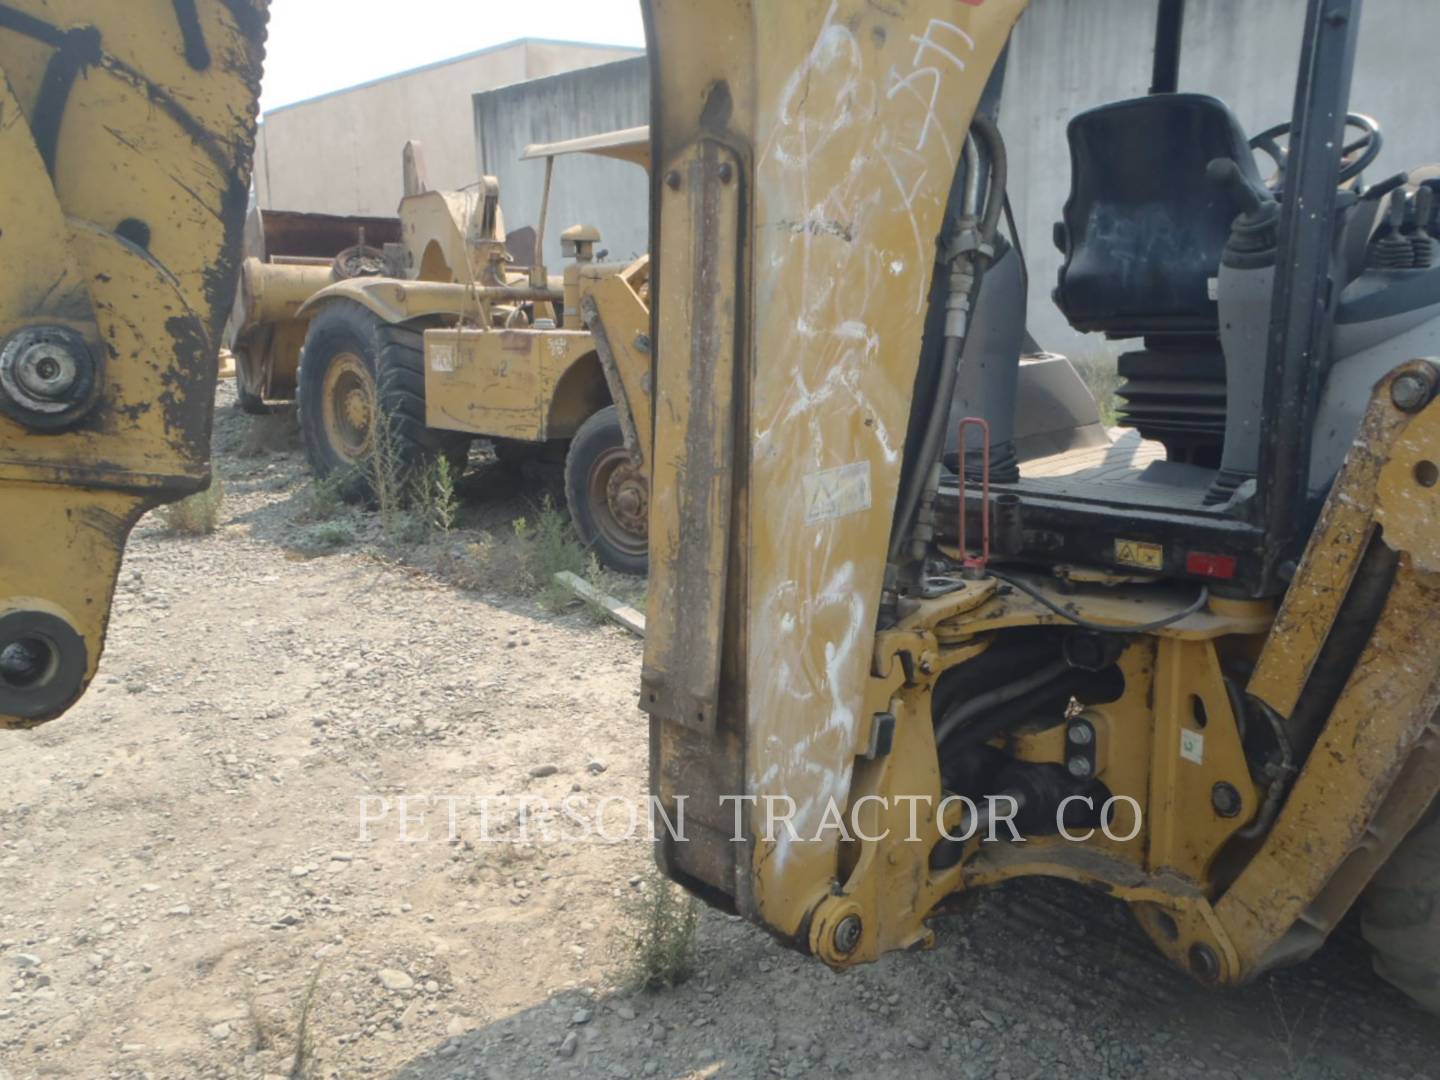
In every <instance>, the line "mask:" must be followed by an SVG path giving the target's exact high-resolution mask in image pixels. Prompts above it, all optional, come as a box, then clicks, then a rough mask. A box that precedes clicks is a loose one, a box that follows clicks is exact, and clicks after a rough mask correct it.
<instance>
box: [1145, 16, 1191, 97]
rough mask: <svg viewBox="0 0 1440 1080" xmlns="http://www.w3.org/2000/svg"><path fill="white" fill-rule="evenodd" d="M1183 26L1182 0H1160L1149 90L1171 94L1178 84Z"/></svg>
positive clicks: (1153, 92)
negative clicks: (1153, 65) (1153, 62)
mask: <svg viewBox="0 0 1440 1080" xmlns="http://www.w3.org/2000/svg"><path fill="white" fill-rule="evenodd" d="M1184 29H1185V0H1160V10H1159V11H1158V12H1157V14H1156V18H1155V68H1154V71H1153V72H1152V73H1151V75H1150V93H1152V94H1173V93H1175V91H1176V89H1177V88H1178V87H1179V85H1180V38H1181V35H1182V34H1183V32H1184Z"/></svg>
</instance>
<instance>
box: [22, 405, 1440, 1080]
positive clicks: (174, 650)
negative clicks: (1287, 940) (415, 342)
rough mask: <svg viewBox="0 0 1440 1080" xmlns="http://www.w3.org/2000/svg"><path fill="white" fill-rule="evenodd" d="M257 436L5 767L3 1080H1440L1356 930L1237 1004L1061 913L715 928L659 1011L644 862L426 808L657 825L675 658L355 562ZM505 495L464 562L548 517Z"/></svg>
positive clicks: (1091, 901) (530, 610)
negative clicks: (422, 799)
mask: <svg viewBox="0 0 1440 1080" xmlns="http://www.w3.org/2000/svg"><path fill="white" fill-rule="evenodd" d="M222 393H228V392H222ZM220 417H221V419H220V424H219V426H218V428H217V436H216V441H217V462H218V465H219V468H220V471H221V474H222V475H223V477H224V479H225V483H226V502H225V507H224V510H223V515H222V525H221V527H220V529H219V530H218V531H217V532H216V533H214V534H212V535H210V536H206V537H201V538H184V537H177V536H174V535H171V534H169V533H168V532H167V531H166V530H165V528H164V527H163V526H162V524H161V523H160V522H159V521H158V520H157V519H155V518H154V517H152V518H149V519H147V520H146V521H145V522H142V524H141V525H140V527H139V528H138V529H137V531H136V534H135V536H134V538H133V540H132V542H131V545H130V549H129V552H128V555H127V557H126V561H125V565H124V569H123V571H122V574H121V581H120V587H119V592H118V595H117V598H116V609H115V618H114V621H113V623H112V626H111V632H110V641H109V646H108V650H107V652H106V655H105V658H104V660H103V662H102V664H101V668H100V675H99V678H98V680H97V683H96V685H95V686H94V687H93V688H92V690H91V691H90V692H89V694H87V696H86V698H85V699H84V700H83V701H82V702H81V703H80V705H78V706H77V707H76V708H75V709H74V710H72V712H71V713H70V714H69V715H68V716H66V717H65V718H64V719H62V720H59V721H56V722H55V723H53V724H50V725H48V726H46V727H44V728H41V729H38V730H36V731H33V732H25V733H12V734H7V735H5V736H4V740H3V741H4V743H5V750H4V753H3V755H0V787H3V790H4V791H5V792H6V793H7V797H6V798H5V800H4V805H3V807H0V895H3V896H4V898H5V899H4V903H3V906H0V979H3V981H4V986H5V988H6V989H5V996H4V999H3V1000H0V1080H22V1078H30V1077H42V1076H43V1077H50V1076H69V1077H107V1078H108V1077H116V1078H121V1077H123V1078H131V1077H156V1078H159V1077H167V1078H168V1077H173V1078H177V1080H178V1078H192V1077H256V1078H261V1077H265V1078H276V1077H286V1076H290V1075H291V1074H292V1073H293V1074H295V1075H302V1074H303V1075H306V1076H311V1077H336V1078H350V1077H370V1076H374V1077H392V1078H396V1080H441V1078H452V1077H453V1078H462V1077H464V1078H472V1077H473V1078H479V1077H488V1078H494V1080H500V1078H510V1077H541V1076H557V1077H610V1076H613V1077H631V1076H640V1077H665V1078H682V1077H712V1076H727V1077H729V1076H734V1077H768V1076H778V1077H813V1078H821V1077H831V1076H855V1077H906V1078H909V1077H936V1078H939V1077H946V1078H952V1077H965V1078H980V1077H984V1078H995V1080H1029V1078H1039V1077H1087V1078H1088V1077H1117V1078H1119V1077H1136V1078H1140V1077H1146V1078H1148V1077H1186V1078H1189V1077H1196V1078H1200V1077H1204V1078H1211V1077H1234V1078H1251V1077H1397V1078H1401V1077H1426V1076H1436V1075H1440V1071H1437V1068H1436V1066H1435V1061H1436V1060H1437V1057H1440V1055H1437V1051H1440V1030H1437V1025H1436V1024H1435V1022H1434V1021H1433V1020H1432V1019H1430V1018H1427V1017H1425V1016H1424V1015H1422V1014H1420V1013H1418V1012H1416V1011H1414V1010H1413V1009H1411V1008H1410V1007H1409V1006H1408V1005H1407V1004H1406V1003H1405V1001H1404V1000H1403V999H1402V998H1401V997H1399V996H1398V995H1397V994H1396V993H1394V992H1393V991H1391V990H1390V989H1389V988H1388V987H1387V986H1385V984H1383V983H1381V982H1380V981H1379V980H1378V979H1376V978H1375V977H1374V976H1372V975H1371V974H1370V971H1369V968H1368V963H1367V961H1366V957H1365V954H1364V950H1363V947H1362V946H1361V945H1360V944H1359V942H1358V940H1357V939H1356V936H1355V935H1354V933H1353V932H1352V931H1351V930H1350V928H1349V927H1346V928H1345V929H1344V930H1342V932H1341V934H1340V935H1339V936H1338V940H1337V941H1335V942H1333V943H1332V944H1331V945H1330V946H1329V947H1327V949H1325V950H1324V951H1323V952H1322V953H1321V954H1320V955H1319V956H1318V957H1317V958H1315V959H1314V960H1312V961H1311V962H1309V963H1307V964H1305V965H1303V966H1301V967H1298V968H1296V969H1293V970H1290V971H1287V972H1284V973H1282V974H1280V975H1277V976H1275V977H1273V978H1270V979H1268V980H1266V981H1264V982H1263V983H1261V984H1258V985H1255V986H1252V987H1248V988H1245V989H1243V990H1239V991H1232V992H1226V993H1215V992H1210V991H1206V990H1203V989H1201V988H1199V987H1197V986H1195V985H1193V984H1192V983H1190V982H1189V981H1188V980H1187V979H1186V978H1185V977H1184V976H1183V975H1181V974H1178V973H1176V972H1173V971H1172V970H1170V969H1169V968H1168V967H1167V966H1165V965H1164V964H1163V963H1162V962H1161V961H1160V960H1159V959H1158V958H1157V957H1156V955H1155V954H1154V953H1153V952H1152V950H1151V948H1150V947H1149V945H1148V943H1147V942H1146V941H1145V940H1144V938H1143V936H1142V935H1141V933H1140V932H1139V931H1138V930H1137V929H1136V928H1135V927H1134V926H1133V925H1132V924H1131V921H1130V919H1129V916H1128V915H1127V914H1126V913H1125V912H1124V911H1123V910H1121V909H1120V908H1118V907H1116V906H1115V905H1113V904H1112V903H1110V902H1108V901H1106V900H1104V899H1103V898H1100V897H1097V896H1094V895H1091V894H1088V893H1085V892H1083V891H1080V890H1078V889H1073V888H1070V887H1067V886H1063V885H1060V884H1057V883H1048V882H1029V883H1021V884H1016V885H1012V886H1008V887H1005V888H1002V889H999V890H995V891H992V892H990V893H987V894H984V895H982V896H978V897H975V898H972V899H969V900H967V901H966V902H965V903H964V904H963V905H962V910H961V911H960V912H959V913H958V914H956V915H954V916H952V917H949V918H947V919H944V920H942V921H940V922H939V924H938V928H939V945H938V947H937V948H936V949H934V950H932V951H930V952H926V953H923V954H916V955H901V956H895V955H892V956H888V957H886V958H885V959H884V960H883V961H882V962H880V963H878V964H875V965H871V966H868V967H864V968H861V969H857V970H855V971H851V972H848V973H846V974H843V975H837V974H835V973H832V972H830V971H828V970H827V969H825V968H824V967H823V966H821V965H820V964H818V963H817V962H815V961H812V960H808V959H806V958H804V957H801V956H798V955H795V954H793V953H790V952H788V951H786V950H784V949H782V948H780V947H779V946H777V945H776V944H775V943H774V942H773V941H772V940H771V939H769V938H768V937H767V936H766V935H765V934H763V933H762V932H760V931H758V930H756V929H754V928H752V927H750V926H749V925H747V924H745V923H742V922H739V921H738V920H735V919H732V918H729V917H727V916H725V915H723V914H720V913H717V912H713V911H706V912H705V913H704V915H703V916H702V918H701V920H700V925H699V929H698V931H697V938H696V943H697V965H696V967H697V972H696V975H695V976H694V977H693V978H692V979H691V980H690V981H688V982H686V983H685V984H683V985H682V986H680V987H678V988H677V989H674V990H670V991H666V992H662V993H659V994H643V993H637V992H632V991H629V990H627V989H625V984H624V978H623V970H624V960H623V956H622V950H621V940H622V937H623V934H624V932H625V930H626V926H627V922H626V919H627V916H626V911H627V910H628V909H629V908H630V907H632V906H633V904H634V898H635V897H636V895H637V884H639V883H642V875H643V874H644V873H645V871H646V869H647V866H648V851H647V846H646V844H645V843H644V842H643V841H640V840H635V841H629V842H618V843H615V844H598V845H597V844H585V845H581V844H578V843H574V842H568V841H563V840H557V841H555V842H548V843H547V842H539V841H538V837H536V836H533V835H532V838H531V840H530V841H529V842H520V841H519V839H518V834H517V832H516V831H515V830H516V828H517V826H516V823H515V822H514V820H513V817H506V818H503V820H500V824H499V825H498V826H497V827H496V829H495V831H496V833H498V834H499V835H501V836H502V839H503V840H504V842H498V843H485V842H484V841H483V840H479V839H478V826H477V822H476V821H475V819H474V818H473V817H471V816H468V815H462V817H461V819H460V821H459V825H458V827H457V837H456V842H453V843H452V842H449V839H448V837H447V833H448V831H449V829H448V819H447V817H446V813H445V810H444V809H443V808H441V807H443V804H432V805H431V808H430V811H429V813H428V814H427V815H426V816H425V818H424V821H423V822H420V821H419V820H415V818H416V816H417V815H418V814H419V812H420V810H419V809H418V806H419V804H418V803H416V804H412V808H411V812H410V813H411V817H412V821H411V822H410V823H409V825H408V826H407V825H404V823H402V822H401V821H400V814H399V811H398V800H399V799H400V797H401V796H402V795H406V794H410V795H420V794H448V793H455V794H461V795H474V794H486V795H494V796H503V797H505V798H508V799H512V800H518V799H520V798H522V797H526V796H528V797H544V798H548V799H552V800H558V799H560V798H562V797H564V796H567V795H576V796H580V797H583V798H588V799H592V800H599V799H603V798H605V797H607V796H618V797H624V798H630V799H639V798H641V797H642V796H643V794H644V792H645V790H646V787H645V767H646V759H647V754H646V737H645V724H644V720H643V717H642V716H641V714H640V713H638V712H637V710H636V708H635V703H634V699H635V692H636V687H637V686H638V681H639V667H640V651H641V650H640V646H639V644H638V643H637V642H636V641H635V640H634V639H633V638H631V637H629V636H628V635H626V634H625V633H624V632H623V631H621V630H619V629H617V628H614V627H611V626H601V625H596V624H595V623H594V622H592V621H591V620H590V619H589V618H588V617H587V615H586V614H585V613H583V612H575V613H563V614H558V615H557V614H552V613H550V612H547V611H546V610H544V609H543V608H541V607H540V606H538V605H537V604H536V603H534V602H532V601H530V600H526V599H516V598H514V597H512V596H510V595H508V594H507V593H506V592H505V591H503V590H494V591H492V592H485V591H467V590H463V589H460V588H457V587H455V586H454V585H452V584H449V583H447V581H446V580H444V579H443V578H442V577H440V576H437V575H435V574H432V573H429V572H428V571H427V570H426V569H425V568H426V567H427V566H430V565H433V564H434V563H435V561H436V553H435V552H434V551H429V550H426V551H420V552H416V553H412V554H411V555H410V556H407V557H406V558H403V559H397V558H394V557H390V556H387V555H386V554H385V549H384V547H383V545H381V544H379V543H377V542H376V541H375V536H374V533H375V526H374V524H373V522H368V521H366V520H364V519H362V518H360V517H354V518H353V519H349V518H347V520H351V531H353V532H354V533H355V534H356V540H355V542H353V543H344V544H341V545H340V546H338V547H334V548H330V549H325V550H327V552H328V553H326V554H324V555H319V554H317V552H318V551H319V550H320V549H319V548H318V547H317V543H316V539H315V531H314V530H315V526H313V525H301V524H297V523H296V521H295V518H296V516H297V513H298V512H299V511H300V510H301V508H302V506H303V498H302V496H301V495H300V494H298V493H299V491H300V489H301V487H302V484H303V477H304V469H303V460H302V457H301V455H300V454H299V453H298V452H297V451H296V449H295V445H294V439H293V435H292V434H291V433H289V432H288V431H287V429H286V426H285V425H286V422H287V421H286V418H284V417H272V418H268V419H266V420H262V421H258V422H255V421H251V420H250V419H249V418H245V417H242V416H240V415H239V414H237V413H235V412H234V410H233V408H231V407H230V406H229V405H228V404H225V403H224V401H223V399H222V407H221V411H220ZM493 473H494V470H484V469H482V470H481V471H480V473H479V474H477V478H475V479H472V480H471V481H470V482H469V483H468V484H467V486H466V489H465V492H464V494H465V501H466V509H465V515H464V519H463V525H464V528H465V531H464V532H463V533H462V534H461V535H460V536H459V537H458V538H457V539H455V540H452V541H451V542H450V546H452V547H454V546H456V545H459V544H462V543H463V541H464V540H466V539H469V538H473V537H475V536H481V535H483V534H484V532H485V530H487V529H493V530H496V531H498V532H501V533H503V532H504V530H506V529H507V528H508V526H507V524H506V522H507V521H508V519H509V518H510V517H511V516H512V515H514V514H516V513H522V512H526V509H525V503H524V501H523V500H521V499H519V498H518V496H517V494H516V491H515V488H514V485H513V483H512V484H510V485H509V486H507V485H506V483H502V482H501V481H499V480H498V479H497V478H496V476H494V475H492V474H493ZM440 554H442V555H443V552H441V553H440ZM381 800H389V804H388V805H389V807H390V810H389V812H388V813H386V814H385V815H384V816H383V817H382V818H381V819H380V820H378V821H376V822H374V823H373V824H371V825H370V826H369V827H368V829H367V831H368V836H367V835H362V831H361V827H360V813H361V808H362V807H364V808H367V809H368V812H369V813H370V815H371V816H372V817H380V808H381V806H382V805H384V804H382V802H381ZM497 820H498V819H497ZM402 827H404V828H406V829H408V835H409V836H410V838H411V840H413V841H414V842H406V841H405V840H404V839H402ZM422 832H424V833H427V834H428V839H417V837H418V834H420V833H422ZM307 1005H308V1008H306V1006H307ZM302 1014H303V1026H304V1028H305V1031H304V1032H303V1033H302V1032H301V1031H300V1030H299V1029H300V1028H301V1027H302ZM302 1043H303V1044H304V1046H305V1047H306V1050H305V1052H304V1053H303V1054H302V1055H301V1059H300V1060H299V1061H298V1062H297V1061H296V1059H295V1054H296V1050H297V1047H299V1046H300V1045H301V1044H302Z"/></svg>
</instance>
